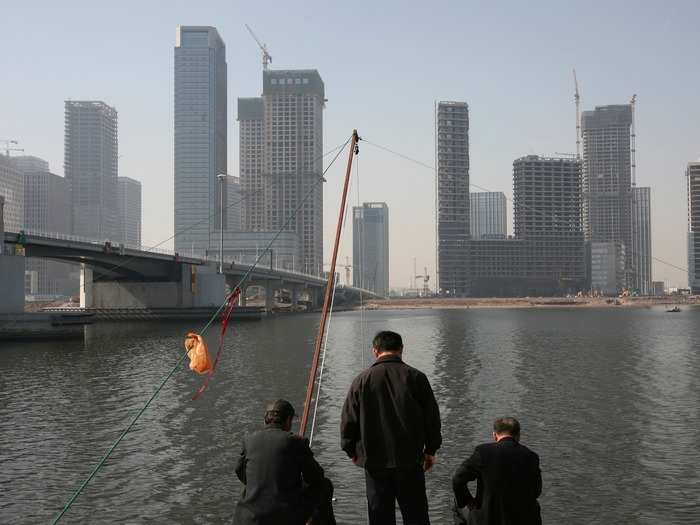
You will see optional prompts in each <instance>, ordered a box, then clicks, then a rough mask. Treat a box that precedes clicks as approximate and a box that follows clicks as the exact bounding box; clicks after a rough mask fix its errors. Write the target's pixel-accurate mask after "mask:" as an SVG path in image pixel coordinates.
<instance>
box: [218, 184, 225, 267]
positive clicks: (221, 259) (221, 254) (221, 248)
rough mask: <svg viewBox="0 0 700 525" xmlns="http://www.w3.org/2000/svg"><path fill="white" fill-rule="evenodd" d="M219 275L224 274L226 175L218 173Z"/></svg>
mask: <svg viewBox="0 0 700 525" xmlns="http://www.w3.org/2000/svg"><path fill="white" fill-rule="evenodd" d="M216 178H218V179H219V227H220V231H219V233H220V236H219V273H224V184H226V174H225V173H219V174H218V175H217V176H216Z"/></svg>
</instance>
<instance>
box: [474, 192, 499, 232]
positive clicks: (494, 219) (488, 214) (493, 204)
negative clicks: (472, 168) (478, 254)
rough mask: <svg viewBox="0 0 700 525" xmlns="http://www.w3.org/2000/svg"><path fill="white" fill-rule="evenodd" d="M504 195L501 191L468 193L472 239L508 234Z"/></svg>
mask: <svg viewBox="0 0 700 525" xmlns="http://www.w3.org/2000/svg"><path fill="white" fill-rule="evenodd" d="M506 202H507V201H506V196H505V194H504V193H502V192H495V191H488V192H476V193H474V192H472V193H470V194H469V213H470V221H469V229H470V232H471V236H472V239H481V238H490V239H503V238H505V237H506V236H507V234H508V225H507V218H506Z"/></svg>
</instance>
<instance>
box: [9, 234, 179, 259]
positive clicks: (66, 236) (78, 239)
mask: <svg viewBox="0 0 700 525" xmlns="http://www.w3.org/2000/svg"><path fill="white" fill-rule="evenodd" d="M22 232H23V233H24V234H25V235H31V236H33V237H41V238H43V239H51V240H57V241H73V242H83V243H86V244H92V245H95V246H104V244H105V243H106V242H109V243H110V244H111V245H112V246H113V247H120V246H122V245H123V246H124V248H125V249H127V250H137V251H141V252H148V253H157V254H160V255H173V256H174V255H175V252H174V251H173V250H169V249H167V248H160V247H148V246H143V245H141V246H138V245H134V244H128V243H121V242H116V241H112V240H111V239H105V240H104V241H100V240H98V239H95V238H93V237H83V236H81V235H73V234H71V233H57V232H49V231H45V230H34V229H31V228H27V229H23V230H22Z"/></svg>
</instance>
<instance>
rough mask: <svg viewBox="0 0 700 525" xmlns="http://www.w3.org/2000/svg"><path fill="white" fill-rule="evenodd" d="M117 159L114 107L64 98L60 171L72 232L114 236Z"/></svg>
mask: <svg viewBox="0 0 700 525" xmlns="http://www.w3.org/2000/svg"><path fill="white" fill-rule="evenodd" d="M117 159H118V141H117V110H116V109H114V108H113V107H110V106H108V105H107V104H105V103H104V102H100V101H93V100H67V101H66V103H65V138H64V172H65V176H66V181H67V182H68V186H69V188H70V198H71V200H70V209H71V222H70V224H71V231H72V233H73V234H75V235H80V236H83V237H89V238H92V239H97V240H100V241H104V240H106V239H112V240H114V239H115V238H116V235H117V162H118V160H117Z"/></svg>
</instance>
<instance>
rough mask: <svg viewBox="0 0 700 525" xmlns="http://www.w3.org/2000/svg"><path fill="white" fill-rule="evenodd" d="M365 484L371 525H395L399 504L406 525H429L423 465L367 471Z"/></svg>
mask: <svg viewBox="0 0 700 525" xmlns="http://www.w3.org/2000/svg"><path fill="white" fill-rule="evenodd" d="M365 483H366V486H367V512H368V514H369V524H370V525H395V524H396V511H395V505H396V501H398V502H399V508H400V509H401V516H402V517H403V522H404V525H430V519H429V518H428V498H427V497H426V495H425V473H424V472H423V469H422V468H421V467H420V466H418V465H416V467H415V468H410V469H371V470H365Z"/></svg>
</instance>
